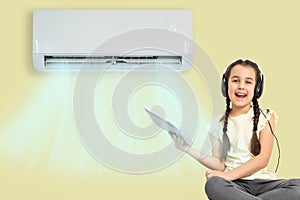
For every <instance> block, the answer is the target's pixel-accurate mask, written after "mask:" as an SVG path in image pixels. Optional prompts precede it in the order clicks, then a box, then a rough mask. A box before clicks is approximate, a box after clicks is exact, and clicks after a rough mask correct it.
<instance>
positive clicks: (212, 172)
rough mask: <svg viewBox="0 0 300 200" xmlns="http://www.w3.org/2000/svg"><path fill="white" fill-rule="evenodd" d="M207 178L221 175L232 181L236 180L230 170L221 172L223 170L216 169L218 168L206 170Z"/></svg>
mask: <svg viewBox="0 0 300 200" xmlns="http://www.w3.org/2000/svg"><path fill="white" fill-rule="evenodd" d="M205 176H206V179H209V178H211V177H213V176H219V177H222V178H224V179H226V180H229V181H232V180H234V179H233V177H232V176H231V173H230V172H221V171H216V170H208V171H206V174H205Z"/></svg>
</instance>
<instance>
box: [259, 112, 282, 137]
mask: <svg viewBox="0 0 300 200" xmlns="http://www.w3.org/2000/svg"><path fill="white" fill-rule="evenodd" d="M272 115H273V116H274V117H275V124H276V123H277V120H278V116H277V114H276V112H275V111H274V110H270V109H264V110H263V111H262V112H261V114H260V116H259V122H258V132H260V131H261V130H263V129H264V128H265V126H266V124H268V121H269V120H270V119H271V116H272Z"/></svg>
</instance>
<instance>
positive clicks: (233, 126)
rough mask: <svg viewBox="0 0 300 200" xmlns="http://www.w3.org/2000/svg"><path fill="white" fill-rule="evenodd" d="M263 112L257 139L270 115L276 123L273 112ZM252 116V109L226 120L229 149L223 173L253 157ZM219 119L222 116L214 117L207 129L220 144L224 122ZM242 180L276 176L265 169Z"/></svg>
mask: <svg viewBox="0 0 300 200" xmlns="http://www.w3.org/2000/svg"><path fill="white" fill-rule="evenodd" d="M263 112H264V114H265V115H266V117H267V118H266V117H265V116H264V115H263V114H262V113H260V115H259V122H258V126H257V129H258V130H257V136H258V138H259V132H260V131H261V130H262V129H263V128H264V127H265V126H266V125H268V121H267V120H269V119H270V118H271V115H272V114H274V116H275V118H276V121H277V118H278V117H277V116H276V113H275V112H274V111H273V110H268V109H267V110H264V111H263ZM253 116H254V113H253V109H250V110H249V112H248V113H246V114H242V115H239V116H235V117H229V118H228V126H227V135H228V137H229V141H230V146H231V147H230V150H229V151H228V155H227V158H226V160H225V166H226V168H225V171H230V170H232V169H234V168H236V167H238V166H240V165H241V164H243V163H245V162H247V161H248V160H250V159H251V158H252V157H253V154H252V153H251V152H250V143H251V138H252V134H253ZM221 118H222V116H218V117H216V118H215V119H214V120H213V121H212V123H211V126H210V129H209V134H210V135H211V136H212V137H214V138H215V139H217V141H219V142H222V138H223V131H222V130H223V123H224V121H223V120H222V121H220V119H221ZM243 179H276V176H275V173H274V172H271V171H269V170H268V169H267V167H266V168H263V169H261V170H259V171H258V172H256V173H254V174H252V175H251V176H248V177H245V178H243Z"/></svg>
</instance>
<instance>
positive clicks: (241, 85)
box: [238, 81, 245, 90]
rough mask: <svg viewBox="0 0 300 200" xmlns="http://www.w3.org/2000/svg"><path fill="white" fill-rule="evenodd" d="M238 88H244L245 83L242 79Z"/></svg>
mask: <svg viewBox="0 0 300 200" xmlns="http://www.w3.org/2000/svg"><path fill="white" fill-rule="evenodd" d="M238 88H239V89H242V90H243V89H245V83H244V82H243V81H241V82H239V85H238Z"/></svg>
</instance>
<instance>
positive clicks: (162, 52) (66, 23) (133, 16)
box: [32, 10, 193, 71]
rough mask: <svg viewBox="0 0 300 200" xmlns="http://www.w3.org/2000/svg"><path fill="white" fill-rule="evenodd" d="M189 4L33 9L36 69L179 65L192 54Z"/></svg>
mask: <svg viewBox="0 0 300 200" xmlns="http://www.w3.org/2000/svg"><path fill="white" fill-rule="evenodd" d="M192 23H193V22H192V12H191V11H189V10H36V11H34V12H33V52H32V54H33V64H34V67H35V69H37V70H40V71H66V70H70V71H72V70H75V71H78V70H84V71H85V70H87V71H92V70H96V71H101V70H107V71H128V70H138V71H149V70H151V71H152V70H168V71H169V70H175V71H183V70H186V69H188V68H189V67H191V65H192V58H193V26H192Z"/></svg>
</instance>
